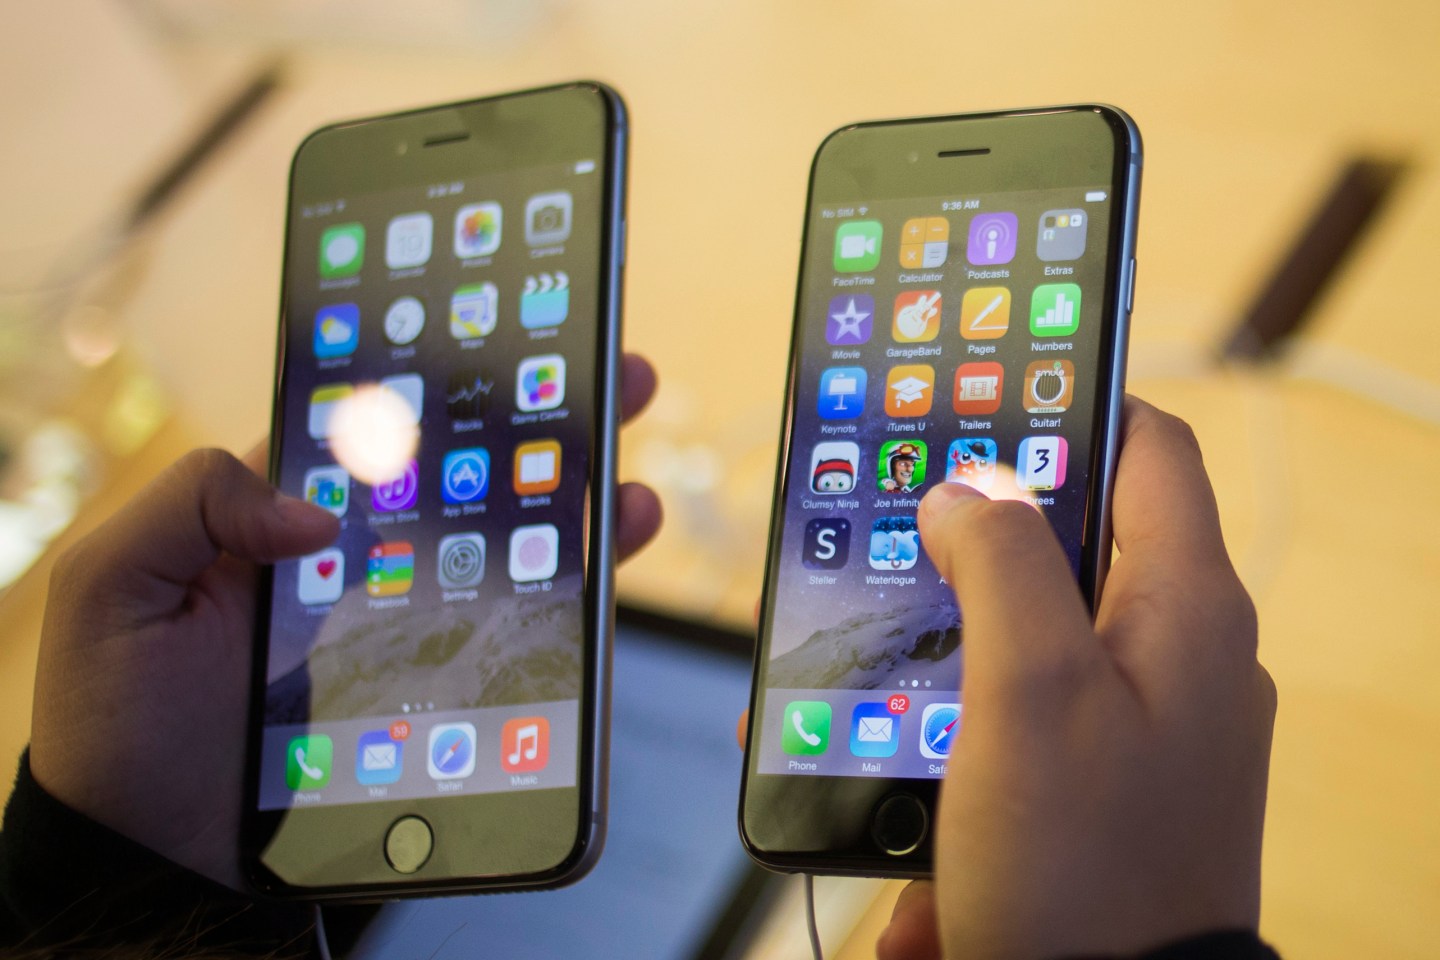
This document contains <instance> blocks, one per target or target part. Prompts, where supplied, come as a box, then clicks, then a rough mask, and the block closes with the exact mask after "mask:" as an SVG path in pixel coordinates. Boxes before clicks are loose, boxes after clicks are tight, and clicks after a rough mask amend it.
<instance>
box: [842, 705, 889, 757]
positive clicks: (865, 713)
mask: <svg viewBox="0 0 1440 960" xmlns="http://www.w3.org/2000/svg"><path fill="white" fill-rule="evenodd" d="M898 749H900V715H899V714H896V713H891V712H890V705H889V704H888V703H885V702H883V701H879V702H876V703H861V704H856V706H855V712H854V713H853V714H851V716H850V752H851V753H853V754H854V755H855V756H857V757H893V756H895V751H896V750H898Z"/></svg>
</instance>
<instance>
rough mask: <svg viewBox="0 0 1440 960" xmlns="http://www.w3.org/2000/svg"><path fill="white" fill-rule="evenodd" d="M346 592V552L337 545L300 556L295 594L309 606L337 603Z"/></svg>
mask: <svg viewBox="0 0 1440 960" xmlns="http://www.w3.org/2000/svg"><path fill="white" fill-rule="evenodd" d="M344 592H345V554H344V553H342V552H341V551H340V550H339V549H338V548H337V547H328V548H327V549H324V550H321V551H320V552H319V553H312V554H310V555H309V556H308V557H301V558H300V572H299V576H298V577H297V578H296V581H295V596H296V597H297V598H298V599H299V601H300V602H301V603H303V604H306V605H307V606H308V605H310V604H316V603H336V602H338V601H339V600H340V596H341V594H343V593H344Z"/></svg>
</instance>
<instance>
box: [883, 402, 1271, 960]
mask: <svg viewBox="0 0 1440 960" xmlns="http://www.w3.org/2000/svg"><path fill="white" fill-rule="evenodd" d="M1114 517H1115V539H1116V541H1117V544H1118V546H1119V548H1120V555H1119V558H1118V559H1117V560H1116V561H1115V564H1114V566H1113V568H1112V570H1111V572H1110V577H1109V580H1108V581H1107V583H1106V589H1105V593H1104V595H1103V597H1102V598H1101V600H1100V607H1099V610H1098V614H1097V617H1096V621H1095V624H1094V625H1093V626H1092V624H1091V620H1090V616H1089V612H1088V611H1087V609H1086V607H1085V604H1084V602H1083V599H1082V598H1081V596H1080V593H1079V592H1078V591H1077V590H1075V589H1074V587H1073V585H1072V582H1071V580H1072V578H1071V575H1070V571H1069V567H1068V564H1067V563H1066V561H1065V557H1064V554H1063V553H1062V552H1061V551H1060V550H1059V549H1057V544H1056V542H1055V538H1054V536H1053V534H1052V533H1051V531H1050V529H1049V527H1048V526H1047V525H1046V524H1045V523H1044V521H1043V519H1042V518H1041V517H1040V515H1039V514H1037V513H1036V512H1035V511H1034V510H1031V509H1029V508H1027V507H1023V506H1020V505H1018V504H1013V503H999V502H992V501H989V500H987V499H986V498H984V497H983V496H981V495H980V494H978V493H975V492H972V491H971V490H970V488H967V487H964V486H961V485H953V486H951V485H947V486H944V487H939V488H936V489H935V490H933V491H931V493H930V494H928V495H927V496H926V498H925V500H924V501H923V502H922V504H921V507H920V512H919V523H920V530H921V535H922V536H923V537H924V538H925V544H926V550H927V551H928V552H929V554H930V556H931V557H932V558H933V560H934V562H935V564H936V567H937V568H938V569H939V570H940V571H941V573H942V575H944V576H945V578H946V580H947V581H948V582H949V583H951V584H953V585H954V587H955V591H956V594H957V596H958V598H959V603H960V605H961V607H962V608H963V609H964V610H965V611H966V614H967V621H966V625H967V632H966V644H965V645H966V649H965V695H966V702H967V704H968V713H967V722H966V726H965V728H964V731H963V733H962V735H961V736H960V737H959V738H958V739H957V741H956V743H955V746H954V749H953V750H952V753H951V759H950V772H949V774H948V776H947V779H946V784H945V789H944V792H943V800H942V802H941V805H940V810H939V822H938V823H937V825H936V884H935V886H934V889H933V900H932V899H931V896H932V894H931V892H930V891H929V890H928V885H927V887H921V888H918V889H916V890H913V891H909V892H907V894H906V895H905V896H904V897H903V898H902V900H901V902H900V903H899V904H898V905H897V909H896V914H895V917H894V919H893V921H892V923H891V928H890V930H889V931H888V932H887V933H886V935H885V936H884V937H883V938H882V939H881V942H880V945H879V955H880V956H881V958H882V960H890V958H896V960H898V958H900V957H905V958H907V960H917V958H918V960H924V958H925V957H927V956H933V957H935V958H937V960H938V957H940V956H941V955H942V954H941V953H940V952H939V951H938V949H936V948H937V947H938V944H937V943H936V941H935V927H936V924H937V922H938V925H939V933H940V934H941V935H943V942H944V946H945V947H946V949H945V951H944V954H943V955H945V956H965V957H971V956H974V957H990V956H1016V957H1029V956H1036V957H1040V956H1057V957H1058V956H1081V955H1084V956H1092V955H1093V956H1134V955H1137V954H1139V953H1141V952H1143V951H1145V950H1147V949H1152V948H1155V947H1158V946H1160V945H1161V944H1164V943H1168V942H1171V941H1175V940H1179V939H1181V938H1183V937H1186V936H1191V935H1195V934H1199V933H1205V932H1210V931H1218V930H1251V931H1253V930H1254V929H1255V927H1256V924H1257V922H1258V919H1259V908H1260V846H1261V844H1260V840H1261V833H1262V828H1263V822H1264V814H1265V792H1266V779H1267V772H1268V761H1269V752H1270V734H1271V729H1272V726H1273V722H1274V716H1275V688H1274V684H1273V683H1272V682H1271V680H1270V677H1269V675H1268V674H1267V673H1266V672H1265V669H1264V668H1263V667H1262V666H1260V664H1259V663H1258V662H1256V659H1255V650H1256V625H1255V611H1254V607H1253V606H1252V604H1251V603H1250V599H1249V597H1248V596H1247V595H1246V592H1245V589H1244V587H1243V586H1242V585H1241V584H1240V582H1239V580H1238V578H1237V577H1236V576H1235V572H1234V569H1233V568H1232V567H1231V565H1230V561H1229V558H1228V556H1227V554H1226V550H1225V545H1224V542H1223V540H1222V537H1221V531H1220V524H1219V517H1218V515H1217V512H1216V508H1215V499H1214V495H1213V494H1212V492H1211V490H1210V485H1209V482H1208V480H1207V478H1206V474H1205V467H1204V464H1203V463H1202V462H1201V459H1200V455H1199V450H1198V448H1197V447H1196V445H1195V442H1194V438H1193V435H1191V433H1190V431H1189V428H1188V427H1186V426H1185V424H1184V423H1182V422H1181V421H1179V420H1177V419H1175V418H1174V417H1171V416H1169V415H1167V414H1164V413H1161V412H1160V411H1158V410H1156V409H1155V408H1154V407H1151V406H1150V405H1149V404H1146V403H1144V402H1142V401H1139V400H1135V399H1133V398H1131V399H1129V400H1128V401H1127V404H1126V411H1125V424H1124V440H1123V443H1122V447H1121V456H1120V465H1119V473H1118V476H1117V479H1116V485H1115V497H1114ZM1022 567H1023V568H1024V569H1025V570H1027V571H1028V573H1027V576H1025V577H1013V576H1008V575H1007V574H1006V571H1009V570H1014V569H1017V568H1022Z"/></svg>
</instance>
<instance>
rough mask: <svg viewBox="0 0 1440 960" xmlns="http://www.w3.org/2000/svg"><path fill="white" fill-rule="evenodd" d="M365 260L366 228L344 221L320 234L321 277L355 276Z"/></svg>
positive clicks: (326, 278) (329, 278)
mask: <svg viewBox="0 0 1440 960" xmlns="http://www.w3.org/2000/svg"><path fill="white" fill-rule="evenodd" d="M364 262H365V228H364V227H363V226H362V225H360V224H358V223H342V224H339V225H337V226H334V227H328V228H326V230H325V232H324V233H322V234H321V235H320V279H322V280H338V279H340V278H341V277H353V276H354V275H355V274H357V273H359V272H360V265H361V264H363V263H364Z"/></svg>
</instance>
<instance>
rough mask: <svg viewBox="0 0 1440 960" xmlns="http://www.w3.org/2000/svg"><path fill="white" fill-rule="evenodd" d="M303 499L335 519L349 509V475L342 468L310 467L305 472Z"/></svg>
mask: <svg viewBox="0 0 1440 960" xmlns="http://www.w3.org/2000/svg"><path fill="white" fill-rule="evenodd" d="M305 499H306V500H308V501H310V502H311V503H313V504H315V506H317V507H324V508H325V509H326V510H329V511H330V512H331V513H333V514H335V516H337V517H343V516H345V511H346V510H349V509H350V473H349V471H347V470H346V469H345V468H344V467H312V468H310V469H309V470H306V471H305Z"/></svg>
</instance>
